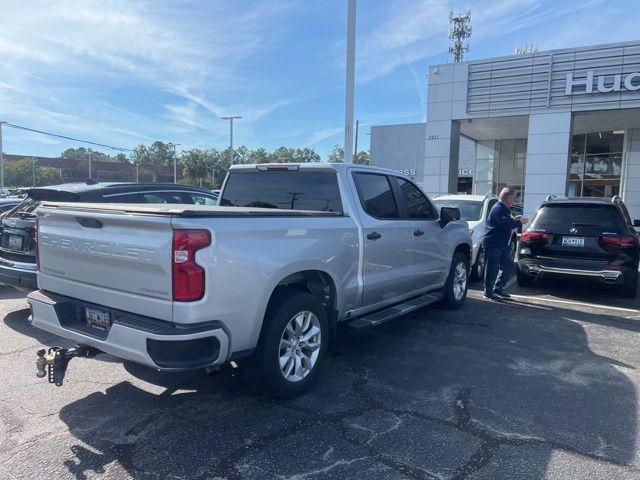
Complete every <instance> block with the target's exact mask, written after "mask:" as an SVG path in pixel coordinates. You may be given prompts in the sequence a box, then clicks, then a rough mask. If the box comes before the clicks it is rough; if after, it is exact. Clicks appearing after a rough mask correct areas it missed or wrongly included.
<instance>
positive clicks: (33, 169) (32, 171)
mask: <svg viewBox="0 0 640 480" xmlns="http://www.w3.org/2000/svg"><path fill="white" fill-rule="evenodd" d="M31 176H32V177H33V178H32V183H33V188H35V187H36V157H31Z"/></svg>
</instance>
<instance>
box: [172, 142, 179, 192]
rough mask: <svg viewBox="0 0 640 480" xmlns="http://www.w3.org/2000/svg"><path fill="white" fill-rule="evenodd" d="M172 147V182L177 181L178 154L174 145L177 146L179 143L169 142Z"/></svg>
mask: <svg viewBox="0 0 640 480" xmlns="http://www.w3.org/2000/svg"><path fill="white" fill-rule="evenodd" d="M171 145H172V146H173V147H174V152H173V183H178V155H177V153H176V152H175V147H177V146H178V145H181V144H180V143H172V144H171Z"/></svg>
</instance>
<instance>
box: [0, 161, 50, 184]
mask: <svg viewBox="0 0 640 480" xmlns="http://www.w3.org/2000/svg"><path fill="white" fill-rule="evenodd" d="M4 173H5V184H6V185H7V186H10V187H31V186H32V185H33V174H34V159H33V158H23V159H22V160H17V161H15V162H8V163H7V164H6V165H5V169H4ZM35 180H36V185H38V186H43V185H54V184H57V183H62V181H63V180H62V175H61V173H60V169H58V168H53V167H40V166H38V165H37V162H36V164H35Z"/></svg>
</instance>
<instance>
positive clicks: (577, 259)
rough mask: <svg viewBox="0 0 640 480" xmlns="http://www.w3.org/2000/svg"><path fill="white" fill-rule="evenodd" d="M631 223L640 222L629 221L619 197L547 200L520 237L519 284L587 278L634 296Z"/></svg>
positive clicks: (635, 249) (639, 249)
mask: <svg viewBox="0 0 640 480" xmlns="http://www.w3.org/2000/svg"><path fill="white" fill-rule="evenodd" d="M634 224H635V225H636V226H638V225H640V222H639V221H638V220H635V221H633V222H632V221H631V218H630V217H629V212H628V210H627V207H626V206H625V204H624V202H622V200H621V199H620V197H614V198H613V199H608V198H562V199H560V198H554V197H549V198H547V200H546V201H545V202H544V203H543V204H542V205H541V206H540V208H539V209H538V212H537V213H536V216H535V217H534V219H533V220H532V222H531V224H530V225H529V227H528V228H527V229H526V230H525V231H524V232H522V235H521V237H520V246H519V252H518V283H519V284H520V285H524V286H528V285H532V284H533V283H534V281H535V280H536V279H538V278H540V277H551V276H558V277H565V278H587V279H592V280H595V281H599V282H603V283H607V284H611V285H614V286H615V287H616V288H617V290H618V291H619V292H620V293H621V294H622V295H624V296H626V297H635V296H636V293H637V290H638V259H639V257H640V242H639V238H638V234H637V233H636V231H635V230H634V228H633V226H634Z"/></svg>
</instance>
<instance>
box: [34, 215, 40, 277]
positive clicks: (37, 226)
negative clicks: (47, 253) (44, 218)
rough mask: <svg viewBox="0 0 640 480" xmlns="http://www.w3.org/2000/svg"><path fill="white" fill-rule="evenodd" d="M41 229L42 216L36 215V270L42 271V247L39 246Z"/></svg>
mask: <svg viewBox="0 0 640 480" xmlns="http://www.w3.org/2000/svg"><path fill="white" fill-rule="evenodd" d="M39 231H40V217H38V216H36V226H35V235H34V239H35V244H36V245H35V247H36V248H35V250H36V271H38V272H39V271H40V247H38V243H39V242H38V232H39Z"/></svg>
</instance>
